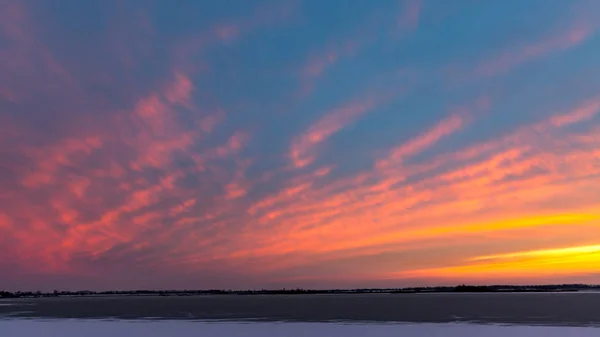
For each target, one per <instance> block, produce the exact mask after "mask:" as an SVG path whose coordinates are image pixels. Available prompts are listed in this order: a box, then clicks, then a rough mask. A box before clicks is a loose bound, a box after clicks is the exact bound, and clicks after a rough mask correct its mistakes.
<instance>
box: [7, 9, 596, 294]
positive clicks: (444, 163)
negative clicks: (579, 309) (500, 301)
mask: <svg viewBox="0 0 600 337" xmlns="http://www.w3.org/2000/svg"><path fill="white" fill-rule="evenodd" d="M598 13H600V1H596V0H572V1H565V0H526V1H523V0H489V1H474V0H456V1H448V0H421V1H419V0H406V1H402V0H376V1H363V0H352V1H350V0H335V1H334V0H327V1H320V0H265V1H262V0H261V1H243V0H219V1H217V0H214V1H199V0H187V1H183V0H182V1H162V0H154V1H146V0H121V1H117V0H106V1H105V0H93V1H80V0H61V1H52V0H39V1H38V0H24V1H17V0H14V1H13V0H0V290H1V289H6V290H37V289H40V290H52V289H60V290H69V289H70V290H76V289H140V288H158V289H173V288H188V289H190V288H194V289H195V288H233V289H244V288H280V287H288V288H289V287H310V288H334V287H335V288H337V287H343V288H348V287H403V286H416V285H438V284H457V283H477V284H493V283H519V284H523V283H556V282H558V283H572V282H576V283H600V34H599V32H600V20H598Z"/></svg>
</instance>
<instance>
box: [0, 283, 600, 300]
mask: <svg viewBox="0 0 600 337" xmlns="http://www.w3.org/2000/svg"><path fill="white" fill-rule="evenodd" d="M594 290H596V291H600V285H581V284H564V285H528V286H517V285H492V286H473V285H459V286H453V287H447V286H444V287H441V286H440V287H410V288H373V289H364V288H363V289H274V290H266V289H262V290H123V291H119V290H113V291H89V290H83V291H53V292H41V291H35V292H32V291H17V292H7V291H0V299H3V298H42V297H101V296H102V297H104V296H199V295H311V294H312V295H323V294H349V295H351V294H421V293H429V294H431V293H552V292H554V293H560V292H581V291H594Z"/></svg>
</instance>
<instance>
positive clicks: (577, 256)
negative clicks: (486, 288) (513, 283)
mask: <svg viewBox="0 0 600 337" xmlns="http://www.w3.org/2000/svg"><path fill="white" fill-rule="evenodd" d="M468 261H469V262H470V263H469V264H466V265H458V266H449V267H440V268H428V269H418V270H412V271H407V272H399V273H396V276H401V277H439V278H463V277H466V278H486V277H539V276H548V275H567V274H568V275H573V274H588V273H600V245H586V246H579V247H567V248H556V249H541V250H535V251H526V252H514V253H507V254H497V255H487V256H480V257H475V258H472V259H469V260H468ZM482 261H487V262H485V263H482Z"/></svg>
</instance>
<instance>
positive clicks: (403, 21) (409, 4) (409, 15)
mask: <svg viewBox="0 0 600 337" xmlns="http://www.w3.org/2000/svg"><path fill="white" fill-rule="evenodd" d="M421 6H422V4H421V0H402V9H401V13H400V16H399V17H398V28H399V29H400V30H402V31H406V30H410V31H412V30H414V29H416V28H417V27H418V26H419V17H420V15H421Z"/></svg>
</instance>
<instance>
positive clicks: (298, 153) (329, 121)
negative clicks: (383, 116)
mask: <svg viewBox="0 0 600 337" xmlns="http://www.w3.org/2000/svg"><path fill="white" fill-rule="evenodd" d="M375 105H376V103H375V102H374V101H373V99H366V100H361V101H353V102H350V103H348V104H347V105H345V106H342V107H340V108H337V109H335V110H333V111H330V112H327V113H326V114H325V116H323V117H322V118H321V119H320V120H318V121H317V122H316V123H315V124H313V125H311V126H310V127H309V128H308V129H307V130H306V131H305V132H304V133H302V134H301V135H300V136H298V137H296V138H295V139H294V140H293V141H292V144H291V146H290V151H289V157H290V159H291V161H292V164H293V165H294V166H295V167H297V168H302V167H305V166H307V165H309V164H311V163H312V162H313V161H314V160H315V154H314V151H315V148H316V147H317V146H318V145H319V144H321V143H322V142H324V141H326V140H327V139H328V138H329V137H331V136H332V135H334V134H335V133H337V132H338V131H340V130H341V129H342V128H343V127H345V126H346V125H348V124H350V123H352V122H354V121H355V120H357V119H358V118H359V117H360V116H361V115H363V114H364V113H366V112H367V111H369V110H371V109H373V108H374V107H375Z"/></svg>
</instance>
